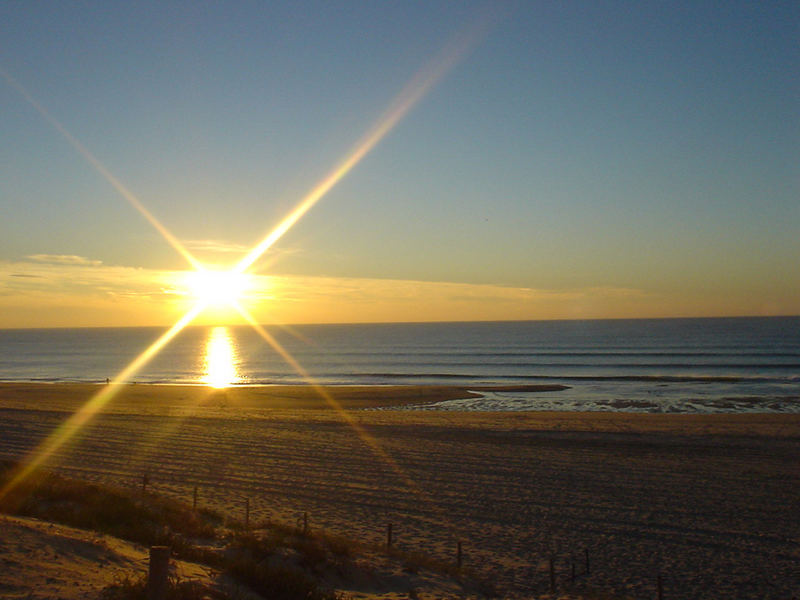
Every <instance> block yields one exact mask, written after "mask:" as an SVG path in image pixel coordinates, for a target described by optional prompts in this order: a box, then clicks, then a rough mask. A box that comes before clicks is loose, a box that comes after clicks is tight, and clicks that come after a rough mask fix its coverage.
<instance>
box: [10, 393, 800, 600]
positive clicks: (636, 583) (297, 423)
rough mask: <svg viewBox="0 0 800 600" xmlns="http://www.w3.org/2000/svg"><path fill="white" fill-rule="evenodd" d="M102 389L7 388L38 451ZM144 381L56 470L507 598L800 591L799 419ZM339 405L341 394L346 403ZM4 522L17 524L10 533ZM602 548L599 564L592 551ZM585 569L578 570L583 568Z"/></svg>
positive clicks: (13, 438) (65, 450) (16, 449)
mask: <svg viewBox="0 0 800 600" xmlns="http://www.w3.org/2000/svg"><path fill="white" fill-rule="evenodd" d="M99 389H100V386H91V385H78V384H76V385H68V384H63V385H61V384H59V385H34V384H10V383H9V384H4V385H0V458H16V459H22V458H24V457H26V456H27V455H28V454H29V452H30V451H32V450H33V449H34V448H35V446H36V445H37V444H38V443H39V442H40V441H42V440H43V439H44V438H45V437H46V436H47V435H48V434H49V433H50V432H51V431H53V430H54V429H55V428H56V427H57V426H58V425H59V424H60V423H62V422H63V421H64V420H65V419H66V418H67V417H68V416H69V415H70V414H72V412H74V411H75V410H76V409H77V408H78V407H79V406H81V405H82V404H83V403H84V402H85V401H86V400H87V399H88V398H89V397H91V395H92V394H93V393H95V392H96V391H98V390H99ZM328 391H329V392H330V394H331V396H332V397H333V399H334V403H333V404H334V405H335V406H332V405H331V404H330V403H329V402H326V401H325V400H322V399H320V398H319V397H318V395H317V394H316V393H314V391H313V390H311V389H309V388H307V387H303V386H296V387H277V386H276V387H252V388H249V387H248V388H245V387H242V388H230V389H227V390H212V389H210V388H204V387H181V386H149V385H135V386H127V387H123V388H121V389H120V393H119V394H118V395H117V396H116V397H115V398H114V400H112V401H111V402H110V403H109V404H108V405H106V406H105V408H104V409H103V411H102V413H101V414H99V415H97V416H96V417H95V418H94V419H93V420H92V421H91V422H90V423H89V424H88V425H87V426H86V427H85V428H84V429H83V430H82V431H81V432H80V434H79V435H77V436H76V437H75V438H74V439H73V440H72V441H71V442H70V443H69V444H67V445H65V446H64V447H62V448H61V449H60V450H59V451H58V452H57V453H56V455H55V456H53V457H52V458H51V459H50V460H49V461H48V463H47V464H48V466H51V467H52V468H56V469H58V470H59V471H61V472H64V473H66V474H69V475H72V476H75V477H79V478H81V479H86V480H90V481H104V482H111V483H115V484H122V485H130V486H138V485H141V480H142V475H143V474H147V475H148V477H149V481H150V484H149V485H150V487H151V489H152V490H153V491H156V492H158V493H161V494H165V495H170V496H174V497H179V498H183V499H185V500H187V501H189V502H191V498H192V493H193V490H194V488H195V487H197V488H198V498H199V502H200V503H201V504H203V505H208V506H213V507H215V508H217V509H220V510H223V511H226V512H228V513H230V514H235V515H240V516H242V514H243V512H244V505H245V499H249V501H250V505H251V518H252V519H254V520H255V519H272V520H275V521H278V522H282V523H289V524H292V523H296V522H297V519H298V518H300V517H301V515H302V514H303V513H304V512H307V513H308V514H309V518H310V521H311V526H312V527H319V528H325V529H328V530H331V531H333V532H337V533H341V534H345V535H347V536H350V537H352V538H354V539H358V540H362V541H364V542H374V543H380V542H381V541H382V540H384V539H385V535H386V527H387V524H389V523H391V524H392V526H393V532H394V535H395V544H396V545H397V546H398V547H400V548H403V549H408V550H412V551H415V550H418V551H422V552H426V553H429V554H432V555H434V556H436V557H438V558H441V559H444V560H450V559H454V555H455V548H456V543H457V542H458V541H461V542H462V543H463V548H464V560H465V563H466V564H467V565H468V566H470V567H471V568H472V569H474V570H475V571H476V572H479V573H480V574H481V575H482V576H484V577H485V578H486V579H487V580H489V581H492V582H493V583H494V584H495V585H496V587H497V589H498V590H499V591H500V593H501V594H502V595H504V596H508V597H538V596H542V595H545V594H547V593H548V590H549V583H550V582H549V573H548V567H549V559H550V558H551V557H553V558H554V560H555V566H556V571H557V585H558V589H559V593H564V594H572V595H575V596H577V595H581V594H589V593H590V592H592V591H596V592H608V593H610V594H613V595H614V596H616V597H635V598H646V597H655V593H656V581H657V577H658V576H659V575H661V578H662V582H663V588H664V597H666V598H687V597H691V598H722V597H725V598H754V597H758V598H790V597H792V596H793V595H795V596H796V595H798V593H800V588H798V583H797V582H798V581H800V576H799V575H800V570H799V569H800V567H798V565H799V564H800V519H798V518H797V510H798V508H800V469H799V468H798V456H800V415H788V414H787V415H779V414H777V415H776V414H770V415H759V414H749V415H651V414H630V413H628V414H622V413H537V412H526V413H459V412H436V411H408V410H403V407H404V406H405V405H416V404H425V403H430V402H434V401H440V400H444V399H452V398H459V397H465V396H466V395H467V394H468V393H469V392H467V391H465V390H464V389H463V388H457V387H414V386H400V387H361V388H358V387H338V388H329V389H328ZM336 407H338V408H336ZM4 531H5V529H4ZM587 551H588V556H589V559H590V568H589V572H588V573H587V572H586V568H585V567H586V565H585V557H586V553H587ZM573 564H574V565H575V578H574V580H573V577H572V565H573Z"/></svg>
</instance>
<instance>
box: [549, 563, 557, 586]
mask: <svg viewBox="0 0 800 600" xmlns="http://www.w3.org/2000/svg"><path fill="white" fill-rule="evenodd" d="M555 591H556V561H555V559H554V558H553V557H552V556H551V557H550V593H553V592H555Z"/></svg>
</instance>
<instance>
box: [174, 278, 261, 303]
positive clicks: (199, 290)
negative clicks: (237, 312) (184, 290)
mask: <svg viewBox="0 0 800 600" xmlns="http://www.w3.org/2000/svg"><path fill="white" fill-rule="evenodd" d="M186 286H187V287H188V289H189V292H190V294H191V295H192V296H194V299H195V300H196V301H197V302H198V303H202V304H203V305H204V306H208V307H216V308H221V307H227V306H236V305H237V304H239V303H240V302H241V301H242V299H243V298H244V296H245V295H246V293H247V291H248V290H250V289H251V288H252V280H251V277H250V275H248V274H247V273H242V272H239V271H236V270H230V271H218V270H213V269H198V270H197V271H190V272H188V273H187V274H186Z"/></svg>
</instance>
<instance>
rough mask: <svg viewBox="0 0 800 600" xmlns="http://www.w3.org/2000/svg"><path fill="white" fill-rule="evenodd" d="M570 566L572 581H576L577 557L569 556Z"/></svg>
mask: <svg viewBox="0 0 800 600" xmlns="http://www.w3.org/2000/svg"><path fill="white" fill-rule="evenodd" d="M569 567H570V576H569V577H570V581H572V582H573V583H575V557H574V556H570V557H569Z"/></svg>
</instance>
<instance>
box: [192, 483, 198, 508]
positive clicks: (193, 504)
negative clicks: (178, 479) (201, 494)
mask: <svg viewBox="0 0 800 600" xmlns="http://www.w3.org/2000/svg"><path fill="white" fill-rule="evenodd" d="M192 510H197V486H194V493H193V494H192Z"/></svg>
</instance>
